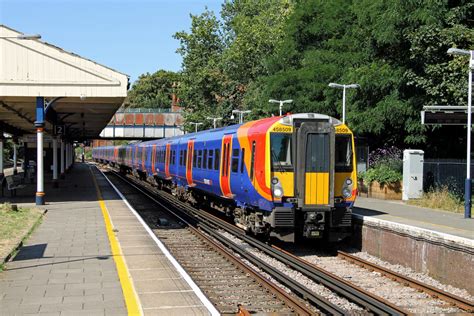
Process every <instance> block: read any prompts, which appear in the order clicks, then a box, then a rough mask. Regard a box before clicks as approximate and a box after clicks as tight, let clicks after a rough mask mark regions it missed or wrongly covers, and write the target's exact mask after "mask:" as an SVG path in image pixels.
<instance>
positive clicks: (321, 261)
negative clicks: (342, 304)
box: [300, 251, 462, 314]
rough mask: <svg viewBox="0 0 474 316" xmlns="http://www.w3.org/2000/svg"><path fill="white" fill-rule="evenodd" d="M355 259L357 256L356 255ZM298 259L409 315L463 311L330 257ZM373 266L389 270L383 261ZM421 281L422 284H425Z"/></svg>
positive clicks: (379, 275) (320, 255)
mask: <svg viewBox="0 0 474 316" xmlns="http://www.w3.org/2000/svg"><path fill="white" fill-rule="evenodd" d="M315 253H316V254H315ZM358 254H359V257H361V258H363V259H367V256H362V255H360V253H358ZM355 255H357V253H356V254H355ZM300 257H301V258H302V259H304V260H307V261H309V262H311V263H314V264H316V265H318V266H319V267H321V268H322V269H325V270H327V271H329V272H332V273H334V274H336V275H338V276H339V277H341V278H343V279H345V280H347V281H349V282H351V283H353V284H355V285H357V286H359V287H361V288H363V289H365V290H367V291H369V292H371V293H373V294H375V295H378V296H380V297H382V298H384V299H386V300H388V301H390V302H392V303H393V304H396V305H397V306H400V307H403V308H404V309H406V310H407V311H409V312H411V313H416V314H445V313H460V312H462V310H460V309H458V308H456V307H452V306H451V305H450V304H448V303H446V302H444V301H442V300H440V299H435V298H432V297H431V296H429V295H428V294H426V293H423V292H419V291H417V290H416V289H413V288H410V287H408V286H404V285H402V284H400V283H398V282H396V281H393V280H391V279H389V278H387V277H385V276H383V275H382V274H381V273H379V272H376V271H369V270H367V269H365V268H362V267H359V266H357V265H355V264H352V263H349V262H347V261H345V260H343V259H341V258H338V257H335V256H333V255H328V254H327V253H317V252H316V251H312V254H310V255H309V254H306V255H300ZM372 260H373V258H372ZM372 262H374V261H372ZM374 263H376V264H380V265H381V266H383V267H388V266H387V265H386V263H384V262H383V261H380V262H374ZM388 268H390V267H388ZM397 272H398V271H397ZM420 281H423V282H424V280H420Z"/></svg>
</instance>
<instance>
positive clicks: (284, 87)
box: [244, 0, 474, 147]
mask: <svg viewBox="0 0 474 316" xmlns="http://www.w3.org/2000/svg"><path fill="white" fill-rule="evenodd" d="M287 21H288V22H287V24H286V27H285V29H284V32H285V35H284V38H283V40H282V41H281V44H280V45H279V46H278V47H277V49H276V53H275V54H273V55H270V56H268V57H267V58H266V60H265V62H264V63H265V64H266V65H267V69H268V70H269V74H268V75H265V76H261V77H259V78H257V79H256V80H255V81H253V82H252V83H251V84H250V86H249V89H248V91H247V93H246V95H245V98H244V103H245V104H246V106H248V107H252V108H258V109H259V111H260V113H262V114H267V115H268V114H270V113H276V112H277V108H276V107H275V106H274V105H271V104H267V103H266V101H267V100H268V98H278V99H286V98H291V99H293V100H294V103H292V104H291V105H288V106H287V110H288V111H293V112H307V111H311V112H319V113H325V114H328V115H332V116H335V117H340V116H341V111H342V107H341V99H342V91H341V90H336V89H330V88H329V87H328V86H327V85H328V83H329V82H338V83H353V82H357V83H359V84H360V85H361V88H360V89H358V90H355V91H350V92H348V95H347V109H346V118H347V122H348V124H349V126H350V127H351V128H352V129H353V130H354V131H355V132H356V133H357V134H359V135H365V136H368V137H369V140H370V141H371V145H373V146H380V145H397V146H400V147H403V146H406V145H408V144H422V143H424V142H425V141H426V139H427V137H431V136H432V135H431V134H430V131H426V130H425V129H424V128H423V126H422V125H421V124H420V118H419V113H420V110H421V109H422V106H423V105H429V104H435V103H436V104H440V102H448V103H450V104H459V102H462V104H465V99H466V78H467V76H466V71H467V65H466V63H467V60H466V59H463V60H461V59H460V58H455V59H454V60H453V59H452V57H449V56H448V55H447V54H446V50H447V49H448V48H449V47H452V46H458V47H463V48H467V49H469V48H471V49H472V47H473V45H474V43H473V41H474V36H473V33H472V21H473V4H472V3H471V2H469V1H462V0H461V1H453V2H447V1H422V2H421V3H420V2H415V1H408V2H407V1H400V0H362V1H355V2H353V3H351V2H349V1H343V0H335V1H322V0H319V1H310V0H302V1H299V2H297V5H296V6H295V9H294V12H293V13H292V14H291V16H290V17H289V18H288V20H287ZM451 102H453V103H451Z"/></svg>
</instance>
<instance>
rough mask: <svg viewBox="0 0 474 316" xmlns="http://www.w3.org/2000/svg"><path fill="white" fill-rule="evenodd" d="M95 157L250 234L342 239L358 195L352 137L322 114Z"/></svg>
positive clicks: (96, 152) (102, 150)
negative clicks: (227, 219) (226, 218)
mask: <svg viewBox="0 0 474 316" xmlns="http://www.w3.org/2000/svg"><path fill="white" fill-rule="evenodd" d="M92 156H93V159H94V160H95V161H97V162H101V163H107V164H111V165H113V166H116V167H118V168H120V170H121V171H122V172H126V173H131V174H133V175H135V176H137V177H139V178H140V179H142V180H146V181H149V182H151V183H152V184H154V185H156V186H158V187H159V188H160V189H165V188H166V189H168V190H170V191H171V192H172V193H173V194H174V195H176V196H177V197H179V198H180V199H182V200H186V201H189V202H191V203H193V204H195V205H199V206H200V207H209V208H213V209H216V210H219V211H221V212H224V213H225V214H227V215H228V216H230V217H231V218H233V220H234V222H235V224H236V225H237V226H239V227H241V228H243V229H245V230H246V231H248V232H249V233H254V234H256V235H266V236H270V235H271V236H276V237H277V238H279V239H281V240H284V241H290V242H294V241H295V239H300V238H309V239H316V238H318V239H324V240H326V241H330V242H332V241H339V240H342V239H343V238H345V237H348V236H350V232H351V209H352V206H353V204H354V201H355V198H356V193H357V173H356V163H355V161H356V160H355V147H354V137H353V134H352V132H351V130H350V129H349V128H348V127H347V126H346V125H344V124H342V123H341V122H340V121H339V120H337V119H335V118H332V117H329V116H327V115H322V114H313V113H306V114H288V115H286V116H279V117H270V118H264V119H260V120H256V121H251V122H246V123H244V124H239V125H232V126H226V127H222V128H217V129H212V130H206V131H200V132H197V133H190V134H185V135H182V136H175V137H171V138H164V139H160V140H154V141H146V142H140V143H135V144H129V145H125V146H106V147H97V148H94V149H93V153H92Z"/></svg>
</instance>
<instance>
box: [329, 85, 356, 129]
mask: <svg viewBox="0 0 474 316" xmlns="http://www.w3.org/2000/svg"><path fill="white" fill-rule="evenodd" d="M329 87H331V88H336V89H342V124H345V123H346V89H358V88H360V85H359V84H357V83H353V84H338V83H333V82H331V83H330V84H329Z"/></svg>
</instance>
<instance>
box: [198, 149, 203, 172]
mask: <svg viewBox="0 0 474 316" xmlns="http://www.w3.org/2000/svg"><path fill="white" fill-rule="evenodd" d="M201 166H202V150H201V149H200V150H199V154H198V168H201Z"/></svg>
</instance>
